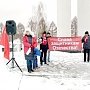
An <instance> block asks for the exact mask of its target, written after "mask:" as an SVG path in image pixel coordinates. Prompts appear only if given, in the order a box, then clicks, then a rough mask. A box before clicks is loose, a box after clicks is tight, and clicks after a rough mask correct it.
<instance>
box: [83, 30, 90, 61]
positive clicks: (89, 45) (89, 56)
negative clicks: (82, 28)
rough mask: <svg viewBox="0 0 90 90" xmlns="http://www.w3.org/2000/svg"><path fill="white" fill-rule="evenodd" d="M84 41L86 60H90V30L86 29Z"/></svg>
mask: <svg viewBox="0 0 90 90" xmlns="http://www.w3.org/2000/svg"><path fill="white" fill-rule="evenodd" d="M82 43H83V52H84V62H86V61H87V62H89V61H90V35H89V32H88V31H86V32H85V35H84V36H83V38H82Z"/></svg>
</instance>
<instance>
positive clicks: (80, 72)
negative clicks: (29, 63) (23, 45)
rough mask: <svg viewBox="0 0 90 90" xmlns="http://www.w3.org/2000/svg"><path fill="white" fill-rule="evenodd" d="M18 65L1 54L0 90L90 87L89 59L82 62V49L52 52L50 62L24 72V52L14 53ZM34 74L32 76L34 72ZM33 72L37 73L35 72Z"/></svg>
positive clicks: (65, 89)
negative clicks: (72, 51)
mask: <svg viewBox="0 0 90 90" xmlns="http://www.w3.org/2000/svg"><path fill="white" fill-rule="evenodd" d="M15 59H16V61H17V63H18V64H19V66H20V67H21V69H22V70H23V73H24V74H23V75H22V73H21V72H20V70H19V69H18V68H17V67H16V66H15V68H14V69H11V68H10V67H11V65H10V63H9V64H8V65H6V62H7V61H6V60H5V59H4V58H3V57H2V56H1V57H0V60H1V61H0V63H1V65H0V90H31V89H33V90H36V89H37V90H42V89H45V90H46V89H47V90H49V89H52V90H89V88H90V62H89V63H88V62H86V63H84V62H83V53H66V52H55V51H54V52H51V56H50V60H51V62H50V63H49V65H44V66H42V67H40V68H39V69H38V70H36V71H35V72H33V73H32V76H25V75H26V74H27V75H28V73H27V70H26V62H25V60H24V56H23V52H22V51H21V52H17V53H15ZM33 75H34V76H33ZM35 75H36V76H35Z"/></svg>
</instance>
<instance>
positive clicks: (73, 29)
mask: <svg viewBox="0 0 90 90" xmlns="http://www.w3.org/2000/svg"><path fill="white" fill-rule="evenodd" d="M77 34H78V30H77V17H76V16H75V17H74V18H73V20H72V22H71V36H77Z"/></svg>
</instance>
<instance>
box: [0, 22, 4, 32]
mask: <svg viewBox="0 0 90 90" xmlns="http://www.w3.org/2000/svg"><path fill="white" fill-rule="evenodd" d="M3 26H4V25H3V23H2V22H1V23H0V33H2V29H3Z"/></svg>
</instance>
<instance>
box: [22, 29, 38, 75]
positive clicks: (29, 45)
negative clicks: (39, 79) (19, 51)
mask: <svg viewBox="0 0 90 90" xmlns="http://www.w3.org/2000/svg"><path fill="white" fill-rule="evenodd" d="M23 44H24V55H25V60H27V69H28V72H30V73H31V72H33V67H32V64H33V62H34V59H35V58H34V48H35V47H36V46H37V42H36V41H35V38H33V37H32V35H31V34H30V32H29V31H26V33H25V35H24V37H23Z"/></svg>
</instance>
